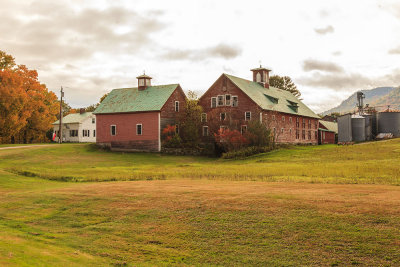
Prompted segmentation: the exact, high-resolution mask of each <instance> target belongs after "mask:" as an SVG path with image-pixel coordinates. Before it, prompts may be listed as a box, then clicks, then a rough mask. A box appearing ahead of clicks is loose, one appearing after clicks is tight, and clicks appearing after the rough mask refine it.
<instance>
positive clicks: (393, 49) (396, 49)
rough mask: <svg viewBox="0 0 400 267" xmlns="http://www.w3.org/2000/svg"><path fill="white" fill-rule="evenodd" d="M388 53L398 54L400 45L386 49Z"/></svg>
mask: <svg viewBox="0 0 400 267" xmlns="http://www.w3.org/2000/svg"><path fill="white" fill-rule="evenodd" d="M388 53H389V54H400V46H398V47H396V48H392V49H390V50H389V51H388Z"/></svg>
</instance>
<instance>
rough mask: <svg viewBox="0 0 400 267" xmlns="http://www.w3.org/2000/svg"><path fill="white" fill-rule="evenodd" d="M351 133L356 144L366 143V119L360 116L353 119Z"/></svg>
mask: <svg viewBox="0 0 400 267" xmlns="http://www.w3.org/2000/svg"><path fill="white" fill-rule="evenodd" d="M351 131H352V134H353V141H354V142H362V141H365V140H366V138H365V118H364V117H362V116H359V115H353V116H352V117H351Z"/></svg>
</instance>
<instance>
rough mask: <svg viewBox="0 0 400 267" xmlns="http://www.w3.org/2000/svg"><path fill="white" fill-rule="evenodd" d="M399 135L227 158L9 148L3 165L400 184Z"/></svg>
mask: <svg viewBox="0 0 400 267" xmlns="http://www.w3.org/2000/svg"><path fill="white" fill-rule="evenodd" d="M399 166H400V139H396V140H391V141H385V142H373V143H366V144H360V145H353V146H336V145H328V146H313V147H310V146H308V147H307V146H300V147H294V148H290V149H282V150H279V151H273V152H270V153H265V154H261V155H257V156H254V157H250V158H248V159H246V160H222V159H215V158H206V157H179V156H162V155H158V154H146V153H135V154H129V153H125V154H124V153H112V152H106V151H99V150H97V149H96V148H95V147H94V146H93V145H88V144H64V145H62V146H61V147H60V146H57V145H55V146H50V147H43V148H32V149H29V150H22V149H21V150H17V149H14V150H6V151H4V150H3V151H2V152H1V154H0V168H1V169H3V170H5V171H7V172H11V173H14V174H19V175H25V176H32V177H34V176H37V177H41V178H46V179H50V180H58V181H116V180H121V181H124V180H125V181H127V180H165V179H179V178H184V179H208V180H230V181H243V180H251V181H253V180H255V181H269V182H276V181H294V182H312V183H351V184H391V185H400V171H399Z"/></svg>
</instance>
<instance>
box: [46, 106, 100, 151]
mask: <svg viewBox="0 0 400 267" xmlns="http://www.w3.org/2000/svg"><path fill="white" fill-rule="evenodd" d="M59 127H60V122H59V121H56V122H54V123H53V131H54V133H55V134H56V138H55V139H54V141H56V142H58V137H59ZM62 127H63V128H62V135H63V142H76V143H84V142H96V115H94V114H92V112H81V113H73V114H68V115H67V116H65V117H63V119H62Z"/></svg>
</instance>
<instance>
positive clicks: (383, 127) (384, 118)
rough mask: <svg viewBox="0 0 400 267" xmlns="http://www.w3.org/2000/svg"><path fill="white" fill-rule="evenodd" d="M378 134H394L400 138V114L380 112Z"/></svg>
mask: <svg viewBox="0 0 400 267" xmlns="http://www.w3.org/2000/svg"><path fill="white" fill-rule="evenodd" d="M377 118H378V132H379V133H392V134H393V136H394V137H400V112H379V113H378V116H377Z"/></svg>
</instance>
